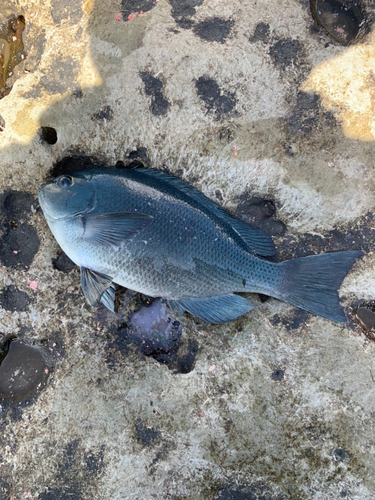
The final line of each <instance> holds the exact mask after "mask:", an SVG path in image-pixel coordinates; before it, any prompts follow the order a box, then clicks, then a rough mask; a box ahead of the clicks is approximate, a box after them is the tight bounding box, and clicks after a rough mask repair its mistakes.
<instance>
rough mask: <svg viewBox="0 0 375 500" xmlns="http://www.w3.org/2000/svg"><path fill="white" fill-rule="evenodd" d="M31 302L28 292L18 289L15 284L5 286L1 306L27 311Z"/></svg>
mask: <svg viewBox="0 0 375 500" xmlns="http://www.w3.org/2000/svg"><path fill="white" fill-rule="evenodd" d="M29 303H30V297H29V296H28V295H27V293H25V292H22V291H20V290H18V288H16V287H15V286H13V285H9V286H8V287H7V288H4V290H3V291H2V294H1V307H2V308H3V309H6V310H7V311H11V312H14V311H26V309H27V307H28V305H29Z"/></svg>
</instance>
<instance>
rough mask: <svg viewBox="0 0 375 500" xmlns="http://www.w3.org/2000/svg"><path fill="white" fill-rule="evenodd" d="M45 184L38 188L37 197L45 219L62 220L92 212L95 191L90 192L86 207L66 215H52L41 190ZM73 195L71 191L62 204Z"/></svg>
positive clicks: (65, 203)
mask: <svg viewBox="0 0 375 500" xmlns="http://www.w3.org/2000/svg"><path fill="white" fill-rule="evenodd" d="M46 184H48V183H46ZM46 184H43V185H42V186H41V187H40V188H39V189H38V198H39V203H40V205H41V207H42V210H43V213H44V216H45V218H46V219H47V221H49V222H59V221H64V220H67V219H72V218H74V217H80V216H83V215H85V214H87V213H89V212H92V211H93V210H94V208H95V205H96V199H95V193H92V195H91V198H90V200H89V203H88V205H87V207H85V208H84V209H82V210H79V211H76V212H73V213H70V214H68V215H63V216H61V217H58V216H54V215H52V214H51V212H50V210H49V209H48V201H47V199H46V197H45V195H44V190H43V188H44V187H45V186H46ZM73 196H75V193H71V195H70V196H69V198H68V199H67V200H66V201H65V202H64V205H63V206H66V205H67V204H68V202H69V201H70V200H71V199H72V198H73Z"/></svg>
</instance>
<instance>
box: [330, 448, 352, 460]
mask: <svg viewBox="0 0 375 500" xmlns="http://www.w3.org/2000/svg"><path fill="white" fill-rule="evenodd" d="M333 458H334V459H335V460H336V461H337V462H344V461H345V462H348V461H349V460H350V456H349V453H347V452H346V451H345V450H343V449H342V448H336V449H335V450H334V451H333Z"/></svg>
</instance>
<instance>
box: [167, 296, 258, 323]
mask: <svg viewBox="0 0 375 500" xmlns="http://www.w3.org/2000/svg"><path fill="white" fill-rule="evenodd" d="M168 303H169V306H170V307H171V308H172V309H173V310H175V311H177V312H178V313H180V314H183V313H184V311H187V312H189V313H190V314H192V315H193V316H198V317H199V318H201V319H202V320H203V321H206V322H207V323H214V324H219V323H228V322H230V321H234V320H236V319H238V318H240V317H241V316H243V315H244V314H247V313H248V312H249V311H251V310H252V309H253V306H252V305H251V304H250V302H249V301H248V300H246V299H245V298H243V297H241V296H240V295H234V294H233V293H230V294H227V295H220V296H216V297H199V298H187V299H178V300H172V299H168Z"/></svg>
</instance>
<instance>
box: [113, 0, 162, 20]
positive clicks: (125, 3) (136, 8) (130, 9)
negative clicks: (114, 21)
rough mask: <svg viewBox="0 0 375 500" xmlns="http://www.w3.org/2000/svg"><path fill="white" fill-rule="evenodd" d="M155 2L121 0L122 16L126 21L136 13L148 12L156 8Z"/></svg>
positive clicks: (152, 0)
mask: <svg viewBox="0 0 375 500" xmlns="http://www.w3.org/2000/svg"><path fill="white" fill-rule="evenodd" d="M155 5H156V2H155V1H154V0H121V14H122V18H123V20H124V21H128V19H129V16H130V15H131V14H134V13H135V12H148V11H149V10H151V9H152V8H153V7H155Z"/></svg>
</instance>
